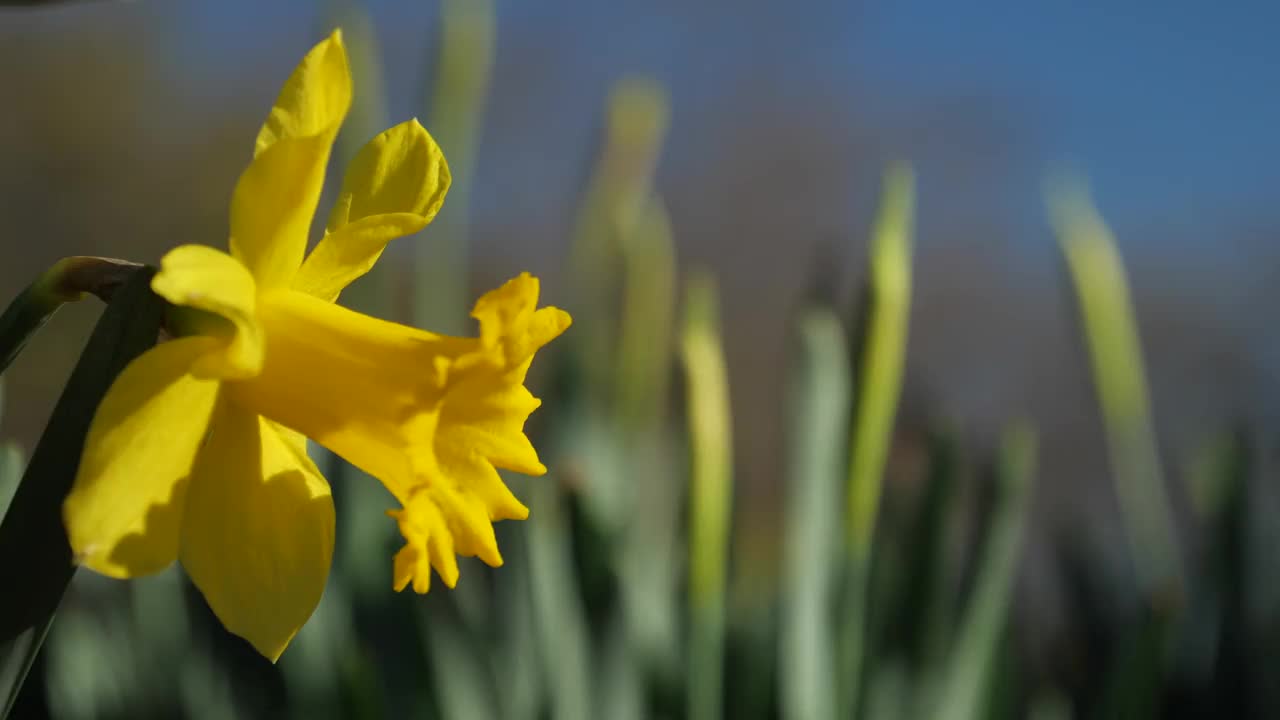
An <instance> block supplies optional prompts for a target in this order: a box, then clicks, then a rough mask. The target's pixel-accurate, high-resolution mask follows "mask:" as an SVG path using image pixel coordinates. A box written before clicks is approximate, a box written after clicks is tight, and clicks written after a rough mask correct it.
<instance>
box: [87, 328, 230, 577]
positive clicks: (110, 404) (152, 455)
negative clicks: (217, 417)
mask: <svg viewBox="0 0 1280 720" xmlns="http://www.w3.org/2000/svg"><path fill="white" fill-rule="evenodd" d="M211 344H212V341H210V340H208V339H207V338H199V337H195V338H183V339H179V340H175V341H173V342H167V343H164V344H161V345H158V346H156V347H155V348H152V349H151V350H149V351H147V352H146V353H144V354H143V355H141V356H140V357H138V358H137V359H136V360H134V361H133V362H132V363H130V364H129V366H128V367H126V368H125V370H124V372H123V373H121V374H120V377H119V378H117V379H116V381H115V384H113V385H112V386H111V389H110V390H109V391H108V392H107V395H106V397H105V398H103V400H102V403H101V404H100V405H99V406H98V411H97V413H96V414H95V415H94V418H93V424H92V425H91V426H90V428H89V437H88V439H87V441H86V443H85V448H84V453H83V455H82V457H81V460H80V470H79V472H78V474H77V475H76V481H75V485H74V486H73V487H72V489H71V494H70V495H68V496H67V499H66V502H65V503H64V505H63V519H64V521H65V523H66V526H67V538H68V540H70V543H71V549H72V551H73V552H74V553H75V555H76V560H77V561H78V562H79V563H80V564H81V565H84V566H86V567H88V568H91V569H93V570H96V571H97V572H100V573H103V574H106V575H110V576H112V577H121V578H123V577H135V576H138V575H145V574H147V573H153V572H158V571H160V570H163V569H164V568H165V567H166V566H167V565H169V563H171V562H173V561H174V560H175V559H176V558H177V556H178V534H179V526H180V523H181V520H182V517H183V507H184V502H185V500H184V498H185V494H186V487H187V476H188V474H189V473H190V471H191V466H192V463H193V462H194V460H195V457H196V452H197V450H198V449H199V447H200V443H201V441H202V440H203V438H204V434H205V429H206V428H207V426H208V421H209V415H210V412H211V411H212V409H213V406H214V402H215V399H216V397H217V394H218V383H217V382H214V381H211V380H200V379H197V378H195V377H193V376H192V375H191V374H189V372H188V370H189V369H190V367H191V365H192V364H193V363H195V362H196V361H197V360H198V358H199V357H200V356H201V355H203V354H205V353H207V352H208V351H209V349H210V345H211Z"/></svg>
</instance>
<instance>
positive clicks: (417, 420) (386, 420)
mask: <svg viewBox="0 0 1280 720" xmlns="http://www.w3.org/2000/svg"><path fill="white" fill-rule="evenodd" d="M351 94H352V87H351V75H350V71H349V69H348V64H347V56H346V51H345V49H344V47H343V43H342V36H341V34H340V33H339V32H334V33H333V34H332V35H331V36H330V37H329V38H327V39H326V40H324V41H323V42H321V43H320V44H319V45H317V46H316V47H315V48H314V49H312V50H311V51H310V52H309V53H308V54H307V55H306V57H305V58H304V59H303V60H302V63H301V64H300V65H299V66H298V68H297V69H296V70H295V71H294V73H293V75H292V76H291V77H290V78H289V80H288V82H286V83H285V86H284V88H283V90H282V91H281V93H280V95H279V98H278V99H277V101H276V103H275V106H274V107H273V108H272V110H271V113H270V115H269V116H268V118H267V121H266V123H265V124H264V125H263V127H262V129H261V131H260V132H259V133H258V137H257V141H256V144H255V147H254V154H253V160H252V162H251V163H250V164H249V166H248V168H247V169H246V170H245V171H244V173H243V174H242V175H241V176H240V179H239V181H238V183H237V185H236V188H235V192H234V193H233V196H232V201H231V219H230V243H229V245H230V247H229V252H223V251H221V250H217V249H214V248H211V247H205V246H198V245H185V246H181V247H178V248H175V249H174V250H172V251H170V252H169V253H168V254H167V255H165V257H164V258H163V260H162V261H161V263H160V270H159V272H158V273H157V274H156V276H155V277H154V279H153V281H152V290H153V291H154V292H155V293H156V294H158V295H160V296H161V297H163V298H164V299H166V300H167V301H168V302H169V303H171V304H172V305H173V306H174V312H173V313H171V316H170V318H169V329H170V330H171V331H172V334H173V335H174V336H175V337H173V338H172V339H169V340H167V341H165V342H162V343H160V344H158V345H157V346H155V347H154V348H153V349H151V350H149V351H148V352H146V353H144V354H143V355H141V356H140V357H138V358H137V359H136V360H134V361H133V362H132V363H131V364H130V365H129V366H128V367H126V368H125V370H124V372H123V373H121V375H120V376H119V377H118V378H117V379H116V381H115V383H114V384H113V385H112V387H111V389H110V391H109V392H108V393H107V395H106V397H105V398H104V399H103V401H102V403H101V404H100V405H99V407H98V410H97V412H96V414H95V416H94V419H93V423H92V426H91V428H90V431H89V434H88V437H87V440H86V443H85V447H84V451H83V454H82V457H81V462H80V467H79V471H78V474H77V477H76V480H75V484H74V487H73V488H72V491H71V493H70V495H69V496H68V497H67V499H66V501H65V504H64V506H63V515H64V521H65V524H66V529H67V535H68V539H69V541H70V544H71V547H72V550H73V552H74V553H75V558H76V562H78V563H79V564H80V565H82V566H84V567H87V568H90V569H92V570H94V571H97V572H99V573H102V574H105V575H109V576H112V577H117V578H129V577H137V576H140V575H146V574H149V573H154V572H157V571H160V570H162V569H164V568H165V567H167V566H169V565H170V564H171V563H173V561H175V560H179V561H180V562H181V563H182V565H183V567H184V568H185V569H186V571H187V573H188V574H189V575H190V576H191V579H192V580H193V581H194V583H195V585H196V586H197V587H198V588H199V589H200V591H201V593H202V594H203V595H204V597H205V599H206V600H207V601H208V603H209V606H210V607H211V608H212V609H213V611H214V613H215V614H216V615H217V616H218V618H219V619H220V620H221V621H222V623H223V624H224V625H225V626H226V628H227V629H228V630H230V631H231V632H233V633H235V634H237V635H240V636H242V637H244V638H245V639H246V640H248V641H249V642H250V643H252V644H253V646H254V647H255V648H256V649H257V650H258V651H259V652H260V653H262V654H263V655H264V656H266V657H267V658H269V659H271V660H272V661H274V660H276V659H277V658H278V657H279V656H280V654H281V653H282V652H283V651H284V649H285V647H286V646H287V645H288V643H289V642H290V640H291V639H292V638H293V637H294V635H295V634H296V633H297V631H298V630H299V628H301V627H302V625H303V623H305V622H306V620H307V619H308V618H309V617H310V615H311V613H312V612H313V610H314V609H315V607H316V605H317V604H318V602H319V600H320V597H321V595H322V593H323V591H324V586H325V582H326V579H327V577H328V572H329V566H330V562H331V559H332V555H333V545H334V507H333V499H332V495H331V493H330V489H329V485H328V483H327V482H326V481H325V479H324V477H323V476H322V475H321V473H320V471H319V469H318V468H317V467H316V465H315V464H314V463H313V462H312V461H311V459H310V458H309V457H308V456H307V452H306V446H305V439H306V438H308V437H309V438H311V439H313V440H315V441H316V442H318V443H320V444H322V445H324V446H325V447H327V448H329V449H330V450H332V451H334V452H335V453H337V454H338V455H340V456H342V457H343V458H345V459H346V460H348V461H349V462H351V463H352V464H354V465H355V466H357V467H359V468H361V469H363V470H365V471H366V472H368V473H369V474H371V475H373V476H374V477H376V478H378V479H379V480H380V481H381V482H382V483H383V484H384V485H385V486H386V488H387V490H388V491H389V492H390V494H391V496H392V497H393V498H394V499H395V500H396V501H398V503H399V507H398V508H396V509H393V510H390V511H389V515H391V517H392V518H393V519H394V521H395V522H396V523H397V525H398V527H399V530H400V532H401V533H402V535H403V536H404V539H405V545H404V547H403V548H402V549H401V550H400V551H399V553H397V554H396V556H395V558H394V561H393V562H392V563H391V571H392V572H391V583H392V584H393V586H394V587H395V588H396V589H397V590H401V589H403V588H405V587H407V586H409V585H412V586H413V588H414V590H415V591H417V592H420V593H423V592H426V591H427V590H428V589H429V588H430V585H431V573H432V571H433V570H434V572H435V573H437V574H438V575H440V577H441V579H442V580H443V581H444V583H445V584H446V585H448V586H449V587H453V585H454V584H455V583H456V582H457V580H458V574H459V570H458V562H457V556H459V555H462V556H477V557H479V558H480V559H481V560H483V561H484V562H486V563H488V564H489V565H493V566H497V565H500V564H501V563H502V556H501V554H500V553H499V551H498V546H497V542H496V540H495V537H494V532H493V522H495V521H498V520H503V519H523V518H525V517H526V516H527V515H528V510H527V509H526V508H525V506H524V505H522V504H521V503H520V501H519V500H517V499H516V497H515V496H514V495H513V494H512V493H511V491H510V490H509V489H508V488H507V486H506V485H505V484H504V482H503V481H502V479H501V478H500V477H499V475H498V469H507V470H514V471H517V472H522V473H526V474H530V475H539V474H542V473H543V472H545V471H546V468H545V467H544V466H543V465H542V463H541V462H540V461H539V460H538V455H537V452H536V451H535V450H534V448H533V446H532V445H531V444H530V442H529V440H528V438H527V437H526V436H525V434H524V430H523V428H524V422H525V420H526V419H527V417H528V416H529V414H530V413H531V412H532V411H533V410H534V409H535V408H537V407H538V404H539V401H538V400H537V399H536V398H534V397H533V395H531V394H530V393H529V391H528V390H527V389H526V388H525V386H524V381H525V375H526V373H527V371H528V369H529V365H530V362H531V361H532V359H533V356H534V354H535V353H536V351H537V350H538V349H539V348H540V347H542V346H543V345H545V344H546V343H548V342H550V341H551V340H552V339H553V338H555V337H556V336H557V335H559V334H560V333H561V332H563V331H564V330H565V329H566V328H567V327H568V326H569V323H570V319H569V316H568V314H566V313H565V312H563V311H562V310H559V309H556V308H552V307H544V308H538V307H537V302H538V294H539V285H538V281H537V279H536V278H533V277H531V276H529V275H528V274H522V275H520V276H518V277H516V278H514V279H512V280H511V281H509V282H507V283H506V284H505V285H503V286H502V287H501V288H499V289H497V290H494V291H492V292H490V293H488V294H486V295H484V296H483V297H482V298H480V300H479V301H478V302H477V303H476V305H475V309H474V311H473V312H472V317H474V318H475V319H476V320H477V321H478V324H479V334H478V336H477V337H449V336H443V335H437V334H434V333H431V332H427V331H425V330H419V329H415V328H411V327H406V326H404V325H399V324H396V323H392V322H387V321H383V320H379V319H376V318H372V317H368V316H366V315H362V314H359V313H356V312H353V311H351V310H348V309H345V308H343V307H341V306H339V305H337V304H335V302H334V301H335V300H336V299H337V298H338V296H339V294H340V293H341V291H342V290H343V288H345V287H346V286H347V285H348V284H349V283H350V282H352V281H353V280H355V279H356V278H358V277H360V276H361V275H363V274H364V273H365V272H367V271H368V270H369V269H370V268H371V267H372V266H373V264H374V263H375V262H376V261H377V259H378V257H379V256H380V255H381V254H382V251H383V249H384V248H385V247H386V245H387V243H388V242H390V241H391V240H393V239H395V238H397V237H401V236H404V235H409V234H412V233H416V232H418V231H419V230H421V229H422V228H424V227H425V226H426V225H427V224H428V223H429V222H430V221H431V219H432V218H433V217H434V216H435V214H436V212H437V211H438V210H439V208H440V206H441V203H442V202H443V201H444V198H445V194H446V192H447V191H448V188H449V181H450V177H449V168H448V165H447V164H446V162H445V159H444V156H443V154H442V153H441V151H440V148H439V147H438V146H437V145H436V143H435V142H434V141H433V140H432V138H431V136H430V135H429V134H428V133H427V131H426V130H425V129H423V127H422V126H421V125H420V124H418V122H417V121H415V120H410V121H408V122H405V123H402V124H400V125H397V126H395V127H393V128H391V129H389V130H387V131H385V132H383V133H382V134H380V135H378V136H377V137H375V138H374V139H373V140H372V141H370V142H369V143H368V144H367V145H366V146H365V147H364V148H363V149H362V150H361V151H360V152H359V153H358V154H357V155H356V157H355V158H354V159H353V160H352V162H351V163H350V165H349V166H348V169H347V171H346V176H345V178H344V179H343V182H342V187H341V190H340V191H339V193H338V196H337V200H336V202H335V205H334V207H333V209H332V211H331V212H330V214H329V216H328V221H327V223H326V225H325V230H324V234H323V237H321V238H320V239H319V241H318V242H317V244H316V245H315V247H314V248H313V249H312V250H311V251H310V253H308V252H307V247H308V237H307V235H308V229H309V227H310V225H311V219H312V215H313V214H314V212H315V210H316V205H317V203H318V201H319V198H320V193H321V188H322V185H323V182H324V172H325V166H326V165H327V163H328V160H329V153H330V148H331V146H332V145H333V141H334V138H335V136H336V135H337V133H338V129H339V127H340V125H341V123H342V120H343V118H344V117H345V115H346V113H347V110H348V108H349V106H350V104H351Z"/></svg>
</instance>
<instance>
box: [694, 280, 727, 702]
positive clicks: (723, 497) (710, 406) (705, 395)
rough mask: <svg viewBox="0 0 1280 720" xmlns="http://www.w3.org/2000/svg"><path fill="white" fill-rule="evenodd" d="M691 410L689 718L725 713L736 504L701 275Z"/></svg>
mask: <svg viewBox="0 0 1280 720" xmlns="http://www.w3.org/2000/svg"><path fill="white" fill-rule="evenodd" d="M681 355H682V357H683V359H684V368H685V374H686V377H687V382H686V387H687V392H688V413H689V452H690V456H691V461H692V462H691V467H692V471H691V473H690V478H689V485H690V487H689V492H690V501H689V526H690V527H689V633H690V637H689V676H688V678H689V685H688V688H689V690H688V692H689V696H688V702H689V706H688V717H689V718H690V719H691V720H713V719H714V718H719V717H720V716H721V687H722V682H723V677H722V675H723V667H724V625H725V600H724V592H725V575H726V573H725V565H726V563H727V562H728V556H727V555H728V550H729V520H730V516H731V513H732V503H733V440H732V436H731V433H732V424H731V423H732V420H731V418H732V414H731V411H730V409H729V385H728V373H727V370H726V368H725V360H724V349H723V343H722V341H721V339H720V319H719V307H718V301H717V298H716V285H715V282H714V281H713V280H712V279H711V278H710V277H708V276H705V275H695V276H693V277H692V278H691V279H690V280H689V286H688V290H687V293H686V295H685V317H684V329H683V331H682V333H681Z"/></svg>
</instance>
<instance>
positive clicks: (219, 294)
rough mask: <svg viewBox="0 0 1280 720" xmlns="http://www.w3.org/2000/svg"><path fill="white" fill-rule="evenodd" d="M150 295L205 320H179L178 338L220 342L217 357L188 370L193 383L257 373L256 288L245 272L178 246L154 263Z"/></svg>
mask: <svg viewBox="0 0 1280 720" xmlns="http://www.w3.org/2000/svg"><path fill="white" fill-rule="evenodd" d="M151 289H152V290H154V291H155V293H156V294H157V295H159V296H160V297H162V298H164V299H165V300H168V301H169V302H171V303H173V304H174V305H181V306H184V307H190V308H195V309H197V310H202V311H204V313H212V316H211V315H208V314H187V315H182V316H180V319H181V320H182V321H185V325H187V327H181V328H179V331H180V332H182V334H192V335H204V336H208V337H213V338H217V339H218V340H220V341H221V342H220V345H219V347H220V351H217V352H209V353H206V354H205V355H204V356H203V357H201V358H200V359H199V360H198V361H197V362H196V363H195V365H194V367H193V368H192V372H193V373H194V374H195V375H197V376H199V377H212V378H234V377H248V376H251V375H255V374H257V372H258V371H259V370H260V369H261V368H262V352H263V350H262V327H261V326H260V325H259V324H258V318H257V287H256V286H255V284H254V282H253V276H252V275H250V274H249V271H248V269H246V268H245V266H244V265H242V264H241V263H240V262H238V261H237V260H236V259H235V258H233V257H231V256H230V255H228V254H226V253H224V252H222V251H221V250H216V249H214V248H211V247H207V246H205V245H181V246H179V247H176V248H174V249H173V250H170V251H169V253H168V254H166V255H165V256H164V258H163V259H162V260H161V261H160V272H158V273H156V276H155V277H154V278H152V280H151Z"/></svg>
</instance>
